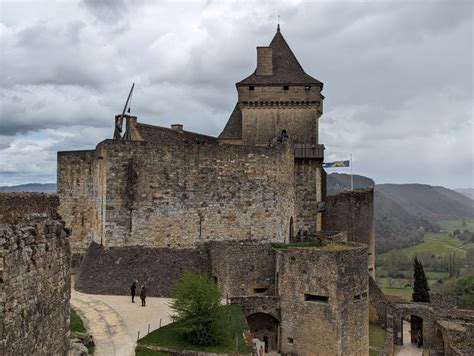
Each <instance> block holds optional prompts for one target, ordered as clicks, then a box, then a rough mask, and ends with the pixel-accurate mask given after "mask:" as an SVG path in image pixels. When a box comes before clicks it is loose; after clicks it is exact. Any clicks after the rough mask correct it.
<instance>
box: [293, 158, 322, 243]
mask: <svg viewBox="0 0 474 356" xmlns="http://www.w3.org/2000/svg"><path fill="white" fill-rule="evenodd" d="M322 175H323V169H322V168H321V164H320V163H318V162H317V161H316V160H309V159H297V160H295V194H296V204H295V208H296V216H297V221H296V224H295V234H297V232H298V230H301V231H308V232H309V233H310V234H312V233H315V232H316V231H320V230H322V223H321V220H322V219H321V216H320V215H321V214H318V202H320V201H323V200H324V196H323V194H324V192H323V189H322V188H323V182H322V180H323V176H322Z"/></svg>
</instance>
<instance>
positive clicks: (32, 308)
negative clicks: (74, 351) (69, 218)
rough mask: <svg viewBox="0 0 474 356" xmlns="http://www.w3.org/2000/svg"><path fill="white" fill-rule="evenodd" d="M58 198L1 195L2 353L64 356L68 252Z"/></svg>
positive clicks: (0, 329) (0, 336) (0, 340)
mask: <svg viewBox="0 0 474 356" xmlns="http://www.w3.org/2000/svg"><path fill="white" fill-rule="evenodd" d="M57 206H58V199H57V197H56V196H48V195H46V194H39V193H1V194H0V316H1V324H0V350H1V352H0V354H2V355H12V356H13V355H15V356H16V355H66V354H67V352H68V348H69V298H70V271H69V268H70V257H71V256H70V248H69V242H68V237H67V236H68V232H67V231H66V230H65V229H64V222H62V221H61V220H59V218H58V215H57V213H56V209H57Z"/></svg>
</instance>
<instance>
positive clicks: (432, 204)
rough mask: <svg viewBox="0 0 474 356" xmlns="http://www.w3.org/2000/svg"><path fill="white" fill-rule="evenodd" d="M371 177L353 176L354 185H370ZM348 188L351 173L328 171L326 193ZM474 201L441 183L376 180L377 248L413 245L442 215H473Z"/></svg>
mask: <svg viewBox="0 0 474 356" xmlns="http://www.w3.org/2000/svg"><path fill="white" fill-rule="evenodd" d="M373 186H374V181H373V180H372V179H370V178H367V177H364V176H356V175H355V176H354V188H365V187H373ZM349 188H350V175H348V174H340V173H332V174H329V175H328V188H327V191H328V194H334V193H337V192H340V191H344V190H347V189H349ZM473 204H474V201H473V200H471V199H469V198H467V197H466V196H464V195H462V194H460V193H458V192H455V191H453V190H450V189H447V188H444V187H433V186H430V185H426V184H375V232H376V239H377V241H376V248H377V252H379V253H380V252H386V251H388V250H391V249H396V248H402V247H407V246H411V245H414V244H416V243H418V242H421V241H422V238H423V233H424V232H425V231H434V232H435V231H438V230H439V226H438V224H437V223H436V222H437V221H438V220H442V219H459V218H463V217H473V216H474V208H473Z"/></svg>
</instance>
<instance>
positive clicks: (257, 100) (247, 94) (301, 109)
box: [238, 86, 322, 145]
mask: <svg viewBox="0 0 474 356" xmlns="http://www.w3.org/2000/svg"><path fill="white" fill-rule="evenodd" d="M238 93H239V105H240V109H241V111H242V144H244V145H267V144H268V141H269V140H272V139H273V138H274V137H276V136H277V135H279V134H280V133H281V131H282V130H286V131H287V133H288V135H289V136H290V139H291V140H292V141H293V142H295V143H313V144H317V143H318V119H319V116H320V115H321V113H322V96H321V94H320V90H319V88H318V87H312V88H311V90H305V87H304V86H290V87H289V88H288V90H284V89H283V86H255V87H254V89H253V90H249V87H238Z"/></svg>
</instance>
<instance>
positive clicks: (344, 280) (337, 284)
mask: <svg viewBox="0 0 474 356" xmlns="http://www.w3.org/2000/svg"><path fill="white" fill-rule="evenodd" d="M351 245H352V246H351ZM365 266H367V248H366V247H365V246H364V245H360V244H354V243H351V244H349V245H348V246H345V247H341V249H340V250H331V249H329V248H287V249H280V250H278V252H277V266H276V268H277V269H276V271H277V272H276V273H277V279H278V284H277V290H278V294H279V296H280V306H281V325H280V327H281V340H280V345H281V352H282V353H283V354H286V353H295V354H297V355H321V356H322V355H368V351H369V338H368V335H369V334H368V333H369V330H368V323H369V320H368V275H367V270H366V267H365Z"/></svg>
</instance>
